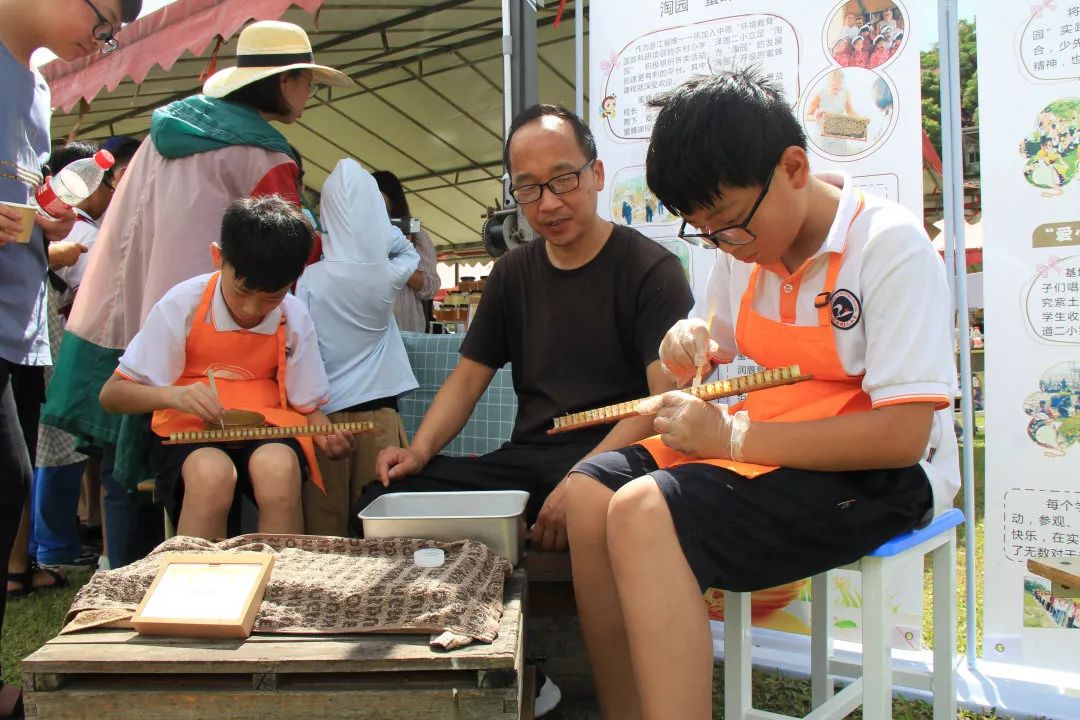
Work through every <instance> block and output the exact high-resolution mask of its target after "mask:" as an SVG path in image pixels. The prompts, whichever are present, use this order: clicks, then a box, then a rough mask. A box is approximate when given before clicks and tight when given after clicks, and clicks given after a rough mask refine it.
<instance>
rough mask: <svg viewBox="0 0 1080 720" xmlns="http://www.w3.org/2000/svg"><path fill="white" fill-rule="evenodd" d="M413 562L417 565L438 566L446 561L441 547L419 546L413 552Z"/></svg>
mask: <svg viewBox="0 0 1080 720" xmlns="http://www.w3.org/2000/svg"><path fill="white" fill-rule="evenodd" d="M413 562H415V563H416V564H417V566H419V567H429V568H432V567H440V566H441V565H442V564H443V563H444V562H446V553H444V552H443V551H442V549H441V548H420V549H419V550H417V551H416V552H414V553H413Z"/></svg>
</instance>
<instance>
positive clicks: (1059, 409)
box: [978, 0, 1080, 672]
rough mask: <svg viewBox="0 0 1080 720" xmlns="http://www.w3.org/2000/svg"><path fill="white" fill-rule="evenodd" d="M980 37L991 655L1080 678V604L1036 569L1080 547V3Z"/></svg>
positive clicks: (982, 24) (1044, 6)
mask: <svg viewBox="0 0 1080 720" xmlns="http://www.w3.org/2000/svg"><path fill="white" fill-rule="evenodd" d="M978 43H979V48H978V50H979V54H978V61H979V74H980V77H981V78H994V81H993V82H982V83H980V85H979V115H980V125H981V126H980V132H981V134H982V138H981V146H982V150H981V167H982V192H983V220H984V222H983V227H984V229H985V233H986V243H985V249H984V256H983V259H984V268H983V270H984V284H983V296H984V297H983V299H984V302H985V308H986V332H987V341H986V392H987V396H986V525H985V531H986V541H985V548H986V556H985V557H986V560H985V563H986V564H985V587H986V588H987V590H986V591H985V592H984V595H983V603H984V605H983V613H984V615H983V617H984V635H983V637H984V641H983V655H984V657H987V658H988V659H997V660H1007V661H1010V662H1016V663H1022V664H1024V665H1029V666H1039V667H1049V668H1059V669H1062V670H1069V671H1074V672H1075V670H1076V668H1077V665H1078V661H1080V605H1074V604H1073V602H1072V601H1070V600H1063V599H1061V598H1054V597H1050V583H1049V581H1046V580H1043V579H1041V578H1039V577H1037V576H1035V575H1033V574H1032V573H1029V572H1028V571H1027V569H1026V565H1027V560H1028V558H1033V557H1034V558H1040V557H1076V556H1077V554H1078V553H1080V482H1078V481H1080V448H1078V447H1076V440H1077V438H1078V437H1080V182H1078V181H1077V180H1076V177H1075V176H1076V172H1077V162H1078V152H1080V83H1078V82H1077V80H1078V78H1080V1H1078V0H1057V1H1056V2H1046V1H1045V0H1037V1H1036V2H1016V1H1013V2H1008V3H1002V4H1001V5H994V7H993V8H992V12H988V13H985V14H980V15H979V36H978Z"/></svg>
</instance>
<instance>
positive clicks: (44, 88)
mask: <svg viewBox="0 0 1080 720" xmlns="http://www.w3.org/2000/svg"><path fill="white" fill-rule="evenodd" d="M141 6H142V2H141V0H98V1H97V3H96V7H95V6H94V5H91V3H90V2H89V0H50V2H46V3H32V2H23V1H22V0H0V97H2V98H3V100H2V101H0V201H2V202H0V555H2V556H3V558H5V559H6V558H7V557H8V553H9V552H10V550H11V547H12V543H13V542H14V539H15V533H16V528H18V526H19V517H20V515H21V513H22V510H23V500H24V498H25V495H26V491H27V489H28V487H29V485H30V476H31V473H32V471H33V465H32V460H33V457H34V449H35V444H36V440H37V425H38V423H37V420H38V411H39V406H40V403H41V401H42V399H43V397H42V396H43V395H44V380H43V367H44V366H45V365H48V364H50V363H51V356H50V352H49V338H48V331H47V329H46V302H45V275H46V271H47V269H48V260H47V256H46V250H45V247H46V244H47V243H48V242H50V241H55V240H62V239H63V238H64V237H65V236H66V235H67V234H68V232H69V231H70V230H71V226H72V223H74V221H75V215H74V213H70V212H69V213H68V214H67V216H66V217H64V218H61V219H60V220H53V219H49V218H45V217H43V216H41V215H37V216H36V217H35V216H33V215H31V216H29V217H28V216H25V215H24V214H23V212H21V211H20V209H19V208H18V206H20V205H21V206H26V205H27V204H28V203H29V201H30V198H31V196H32V194H33V191H34V189H35V188H36V187H37V186H38V185H40V184H41V182H42V180H43V177H42V174H41V166H42V163H43V162H44V161H45V158H47V157H48V155H49V151H50V149H51V148H50V143H49V115H50V110H49V106H50V100H49V87H48V85H47V84H46V83H45V79H44V78H43V77H42V76H41V73H39V72H38V71H37V70H36V69H35V68H34V67H32V66H31V64H30V56H31V55H32V54H33V52H34V51H35V50H37V49H38V48H40V47H44V48H48V49H49V50H51V51H52V52H54V53H55V54H56V55H57V56H58V57H59V58H60V59H61V60H64V61H71V60H75V59H76V58H80V57H83V56H85V55H89V54H91V53H94V52H97V51H100V50H103V49H104V48H105V47H106V45H107V43H108V42H110V41H112V34H113V32H114V30H118V29H119V28H120V25H121V23H123V22H130V21H132V20H134V19H135V18H136V17H137V16H138V14H139V9H140V8H141ZM7 203H12V204H7ZM31 217H33V218H34V219H32V220H31V219H30V218H31ZM30 223H33V226H32V227H30V228H27V227H26V225H27V224H30ZM26 232H29V240H22V238H24V237H25V234H24V233H26ZM23 428H26V432H25V434H24V432H23ZM4 566H5V568H6V566H7V563H6V562H5V563H4ZM11 570H12V571H14V572H17V573H21V574H22V576H23V579H25V580H26V585H23V587H22V589H24V590H29V589H32V588H35V587H39V586H47V585H52V584H54V583H55V582H57V581H56V580H55V578H53V577H52V576H50V575H49V574H47V573H45V572H43V571H39V570H35V569H34V568H33V567H15V566H14V565H13V566H12V567H11ZM6 577H7V573H6V570H5V572H4V578H5V581H6ZM8 589H9V590H10V589H12V588H11V587H10V586H9V588H8ZM14 589H16V590H18V589H19V588H18V587H16V588H14ZM5 597H6V596H5ZM4 602H5V598H4V597H0V621H2V618H3V608H4ZM19 703H20V698H19V697H18V692H17V690H14V689H9V688H0V716H3V715H11V714H21V710H20V708H19Z"/></svg>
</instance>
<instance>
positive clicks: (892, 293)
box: [693, 173, 960, 514]
mask: <svg viewBox="0 0 1080 720" xmlns="http://www.w3.org/2000/svg"><path fill="white" fill-rule="evenodd" d="M816 177H817V178H818V179H819V180H823V181H825V182H827V183H830V184H832V185H834V186H836V187H839V188H841V196H840V204H839V207H838V209H837V213H836V218H835V219H834V220H833V224H832V227H831V228H830V229H829V234H828V236H827V237H826V239H825V242H824V244H823V245H822V246H821V247H820V248H819V249H818V250H817V252H815V253H814V254H813V255H812V256H811V257H810V258H809V259H808V260H807V261H806V262H805V263H804V264H803V265H802V267H800V268H798V269H797V270H796V271H795V272H794V273H791V274H789V273H787V271H786V269H785V268H783V266H782V265H779V264H778V265H775V266H768V267H765V266H762V272H759V273H758V286H757V291H756V293H755V295H754V299H753V302H752V307H753V309H754V311H756V312H758V313H760V314H761V315H763V316H765V317H767V318H770V319H772V320H775V321H779V322H784V323H788V324H793V325H816V324H817V322H818V311H817V308H815V307H814V301H815V298H816V297H817V295H818V294H819V293H820V292H821V291H822V290H823V287H824V283H825V272H826V268H827V267H828V260H829V255H830V254H831V253H839V252H843V253H844V257H843V261H842V263H841V266H840V272H839V276H838V277H837V281H836V288H834V289H835V290H846V291H848V292H849V293H851V296H853V297H854V298H855V299H856V301H857V302H856V303H855V305H856V307H857V308H858V318H857V320H855V322H854V324H853V325H851V326H850V327H848V328H847V329H841V328H838V327H836V326H835V325H834V326H833V336H834V338H835V340H836V347H837V354H838V355H839V357H840V362H841V364H842V365H843V368H844V370H845V371H846V372H847V374H848V375H852V376H860V375H861V376H862V378H863V379H862V387H863V391H864V392H866V394H867V395H869V396H870V400H871V402H872V404H873V406H874V407H875V408H878V407H884V406H887V405H895V404H899V403H906V402H933V403H935V405H936V406H937V412H935V413H934V426H933V429H932V431H931V434H930V441H929V443H928V444H927V449H926V453H925V454H924V456H923V457H924V459H923V461H922V463H921V465H922V467H923V469H924V470H925V471H926V475H927V477H928V478H929V480H930V484H931V487H932V488H933V491H934V511H935V514H938V513H941V512H943V511H944V510H946V509H948V508H950V507H952V500H953V497H954V496H955V495H956V492H957V490H959V488H960V466H959V454H958V452H957V444H956V434H955V432H954V430H953V409H952V408H953V398H954V397H955V394H956V367H955V360H954V351H953V341H952V332H951V328H950V322H949V312H950V307H951V302H950V299H949V288H948V281H947V279H946V275H945V265H944V263H943V262H942V260H941V258H940V256H939V255H938V254H937V251H935V250H934V246H933V244H932V243H931V242H930V239H929V238H928V237H927V235H926V232H925V231H924V230H923V228H922V225H921V224H920V223H919V221H918V220H917V219H916V218H915V217H914V216H913V215H912V214H911V213H910V212H908V211H907V209H906V208H904V207H902V206H900V205H897V204H896V203H893V202H891V201H888V200H885V199H883V198H880V197H878V196H876V195H870V194H866V193H857V192H856V191H855V187H854V185H853V184H852V182H851V178H850V177H849V176H847V175H845V174H842V173H819V174H817V175H816ZM860 194H861V195H862V197H863V200H864V206H863V210H862V212H860V213H859V215H858V217H855V212H856V210H857V208H858V205H859V196H860ZM853 217H854V218H855V219H854V221H852V218H853ZM849 227H850V231H849V230H848V228H849ZM753 269H754V265H753V264H751V263H744V262H740V261H738V260H735V259H734V258H733V257H732V256H731V255H728V254H727V253H724V252H720V251H717V253H716V261H715V263H714V265H713V268H712V270H711V271H710V274H709V280H708V284H707V286H706V291H705V297H706V302H705V303H704V304H699V305H698V306H697V307H696V308H695V309H694V312H693V315H694V316H695V317H700V318H704V317H706V316H707V315H708V308H709V307H710V306H713V307H715V315H714V317H713V324H712V336H713V339H714V340H716V342H717V343H718V344H719V346H720V354H721V355H722V356H724V357H726V358H728V359H729V360H730V359H733V358H734V357H735V355H736V353H738V351H739V350H738V346H737V344H736V342H735V323H736V319H737V317H738V314H739V307H740V303H741V301H742V296H743V293H744V292H745V290H746V288H747V284H748V283H749V280H750V273H751V272H752V271H753Z"/></svg>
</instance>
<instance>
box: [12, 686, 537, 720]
mask: <svg viewBox="0 0 1080 720" xmlns="http://www.w3.org/2000/svg"><path fill="white" fill-rule="evenodd" d="M516 696H517V690H516V689H512V690H461V689H455V688H445V689H424V688H402V689H398V690H385V691H381V692H372V691H355V690H349V689H347V688H340V689H334V690H332V691H323V692H294V691H288V690H279V691H277V692H258V691H249V692H213V691H211V692H207V691H204V690H184V689H177V690H154V691H149V692H147V691H117V690H113V689H110V690H107V691H106V690H89V689H87V690H78V691H63V692H56V693H40V692H39V693H34V697H33V704H32V706H30V707H32V708H33V711H34V713H35V715H34V717H37V718H40V719H42V720H86V718H123V719H124V720H226V719H229V720H232V719H234V718H258V720H296V718H303V720H343V719H345V718H348V720H387V719H388V718H394V719H395V720H396V719H398V718H401V719H402V720H404V719H405V718H408V719H409V720H489V719H493V720H516V719H517V718H518V712H517V697H516ZM28 717H29V716H28Z"/></svg>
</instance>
